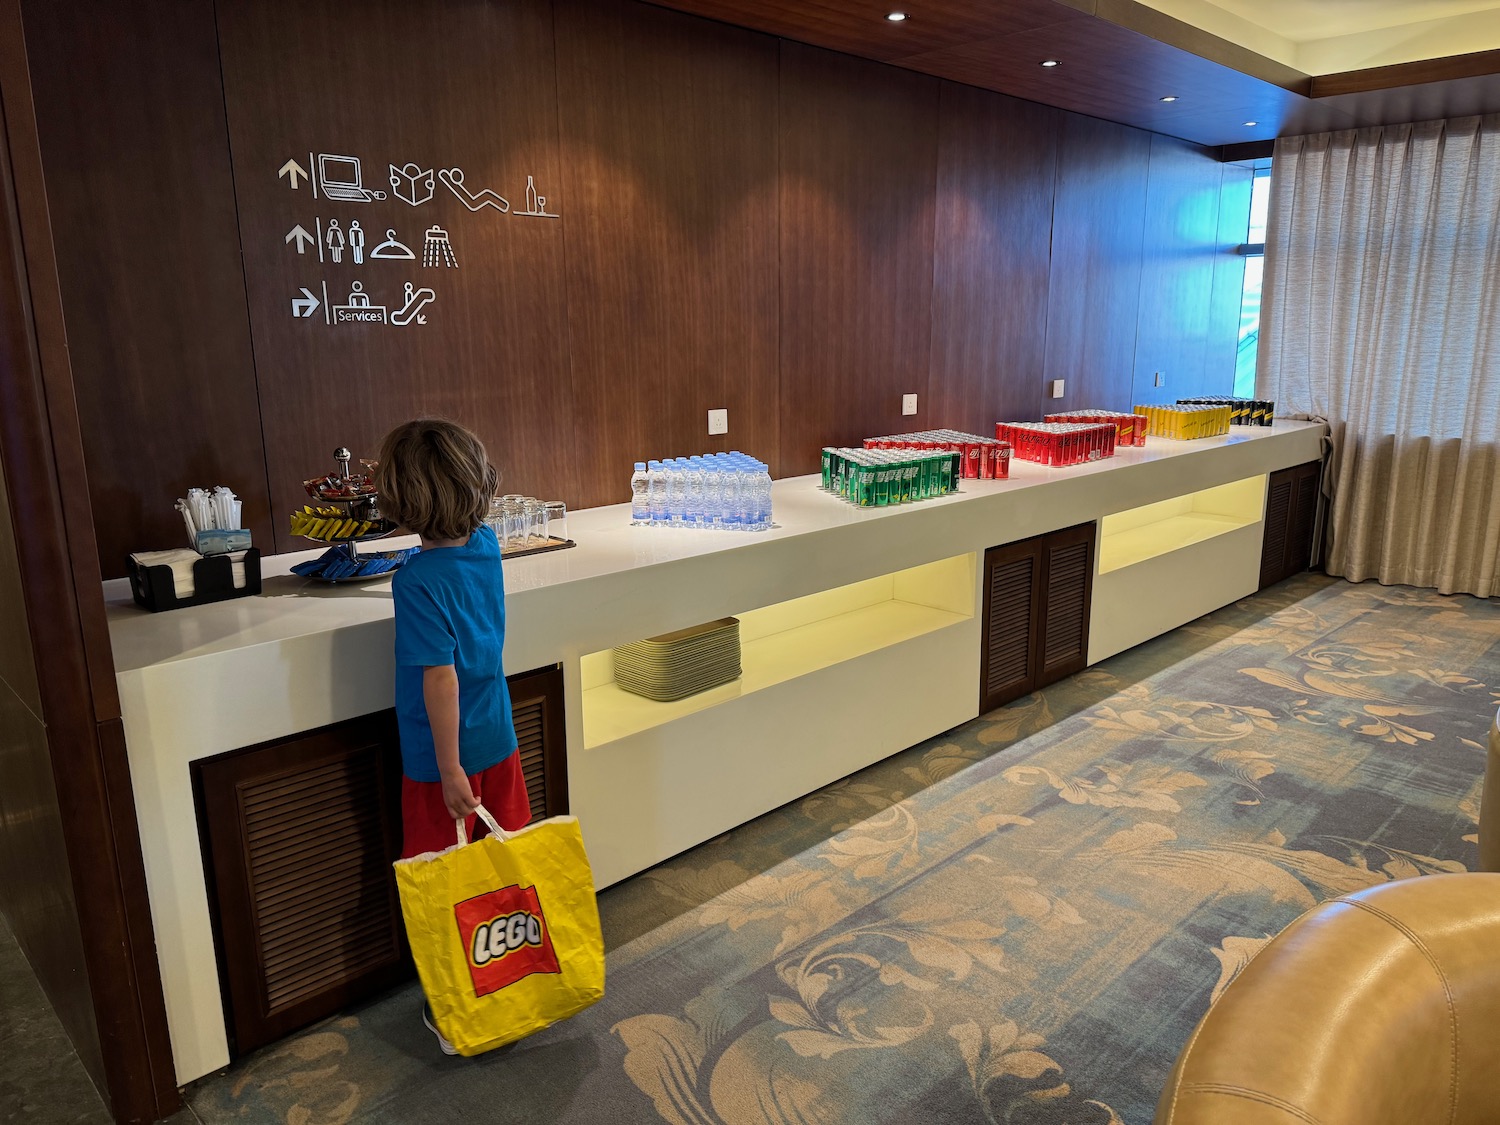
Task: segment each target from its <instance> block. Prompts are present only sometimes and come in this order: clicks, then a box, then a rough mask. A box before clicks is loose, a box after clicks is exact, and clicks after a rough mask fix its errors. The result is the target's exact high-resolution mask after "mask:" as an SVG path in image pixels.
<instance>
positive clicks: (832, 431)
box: [781, 43, 938, 475]
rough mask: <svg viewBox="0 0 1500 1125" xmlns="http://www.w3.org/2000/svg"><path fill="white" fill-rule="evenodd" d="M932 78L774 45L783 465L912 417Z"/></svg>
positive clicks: (923, 315)
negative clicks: (906, 409)
mask: <svg viewBox="0 0 1500 1125" xmlns="http://www.w3.org/2000/svg"><path fill="white" fill-rule="evenodd" d="M937 122H938V83H937V82H936V81H934V80H932V79H928V78H922V77H919V76H917V75H913V74H908V73H905V72H903V71H899V70H895V69H892V68H890V67H884V66H878V65H876V64H873V63H867V62H862V61H860V60H857V59H852V58H849V57H847V56H844V55H836V54H833V53H831V52H828V51H820V50H817V49H816V48H812V47H804V46H801V45H800V44H796V43H783V44H782V52H781V469H782V472H783V473H785V474H788V475H794V474H799V473H812V472H816V471H817V470H818V464H819V456H818V451H819V449H820V448H821V447H823V446H824V445H830V444H832V445H839V444H849V443H855V444H857V443H858V442H859V440H860V439H861V438H863V437H867V436H869V435H872V434H883V433H894V432H899V431H900V430H901V429H903V428H905V429H911V428H912V427H913V424H914V423H915V424H920V422H921V416H920V415H919V416H918V418H917V419H912V418H903V417H902V414H901V396H902V395H903V394H906V393H916V394H917V395H919V396H920V397H919V399H918V405H919V407H920V403H921V401H922V400H923V399H924V398H925V392H926V391H927V363H928V358H929V346H930V333H931V330H932V321H931V315H930V310H931V306H932V263H933V194H934V193H933V188H934V181H935V178H936V171H937V131H938V130H937Z"/></svg>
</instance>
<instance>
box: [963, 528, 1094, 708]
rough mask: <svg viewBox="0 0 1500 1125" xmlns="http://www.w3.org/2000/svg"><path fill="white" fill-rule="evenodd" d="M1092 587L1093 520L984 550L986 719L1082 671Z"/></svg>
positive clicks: (982, 688) (982, 696) (982, 701)
mask: <svg viewBox="0 0 1500 1125" xmlns="http://www.w3.org/2000/svg"><path fill="white" fill-rule="evenodd" d="M1093 588H1094V525H1093V524H1092V523H1085V524H1079V525H1078V526H1077V527H1068V528H1064V529H1063V530H1061V531H1054V532H1051V533H1050V534H1047V535H1038V536H1035V537H1033V538H1031V539H1022V540H1021V541H1019V542H1017V543H1007V544H1005V545H1004V546H1002V547H992V548H991V549H990V550H988V551H986V552H985V554H984V622H983V635H982V644H983V646H984V647H983V650H982V651H981V653H980V660H979V710H980V713H981V714H983V713H984V712H986V711H992V710H994V709H995V708H996V707H999V706H1001V705H1002V704H1005V703H1009V702H1010V701H1011V700H1013V699H1019V698H1021V696H1023V695H1027V694H1029V693H1031V692H1033V691H1036V690H1037V689H1038V688H1041V687H1046V686H1047V685H1048V684H1050V683H1053V682H1055V681H1057V680H1060V679H1062V678H1063V677H1064V676H1070V675H1072V674H1073V673H1074V672H1078V671H1082V669H1083V668H1084V667H1085V666H1086V664H1087V663H1088V648H1089V605H1090V600H1091V595H1092V592H1093Z"/></svg>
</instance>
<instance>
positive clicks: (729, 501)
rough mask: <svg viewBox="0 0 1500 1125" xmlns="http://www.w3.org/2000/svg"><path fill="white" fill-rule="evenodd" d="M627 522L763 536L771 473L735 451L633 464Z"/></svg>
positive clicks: (768, 523) (767, 519)
mask: <svg viewBox="0 0 1500 1125" xmlns="http://www.w3.org/2000/svg"><path fill="white" fill-rule="evenodd" d="M630 522H631V523H632V524H635V525H637V526H642V527H645V526H650V527H685V528H696V529H700V530H708V531H765V530H766V529H767V528H769V527H770V526H771V470H770V468H769V467H768V466H767V465H766V463H765V462H764V461H757V460H756V459H755V458H754V457H748V456H746V455H745V454H743V453H740V452H739V451H735V452H733V453H705V454H703V455H701V456H698V457H671V458H668V459H666V460H664V461H637V462H636V463H635V472H634V473H632V474H631V477H630Z"/></svg>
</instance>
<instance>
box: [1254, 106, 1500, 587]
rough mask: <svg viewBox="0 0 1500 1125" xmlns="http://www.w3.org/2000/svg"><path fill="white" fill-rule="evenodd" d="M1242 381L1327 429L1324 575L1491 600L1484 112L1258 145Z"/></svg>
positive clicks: (1489, 226)
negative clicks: (1251, 334)
mask: <svg viewBox="0 0 1500 1125" xmlns="http://www.w3.org/2000/svg"><path fill="white" fill-rule="evenodd" d="M1256 386H1257V393H1258V394H1259V395H1260V396H1261V397H1264V398H1271V399H1275V400H1276V404H1277V411H1278V412H1279V413H1282V414H1289V413H1292V414H1305V415H1308V416H1311V417H1315V418H1325V419H1327V420H1328V422H1329V425H1330V429H1331V431H1332V438H1333V453H1332V454H1331V459H1330V463H1329V473H1328V477H1327V490H1328V493H1329V500H1330V511H1329V526H1330V533H1331V534H1330V543H1329V548H1328V553H1327V557H1326V560H1325V561H1326V565H1327V568H1328V571H1329V573H1331V574H1339V575H1343V576H1345V577H1347V578H1350V579H1353V580H1355V581H1360V580H1362V579H1366V578H1376V579H1379V580H1380V581H1381V582H1385V583H1396V582H1402V583H1409V584H1411V585H1414V586H1430V587H1436V588H1437V589H1438V590H1441V591H1442V592H1444V593H1455V592H1466V593H1471V594H1478V595H1480V596H1481V597H1488V596H1489V595H1491V594H1493V593H1497V592H1500V576H1497V562H1500V481H1497V479H1496V474H1497V470H1500V458H1497V449H1500V115H1493V116H1489V117H1482V118H1480V117H1468V118H1461V119H1457V120H1453V121H1434V122H1428V123H1424V124H1419V125H1400V126H1387V127H1384V128H1373V129H1360V130H1357V131H1354V130H1351V131H1347V132H1341V133H1324V134H1320V135H1317V136H1310V137H1289V138H1284V139H1282V140H1280V141H1278V142H1277V143H1276V152H1275V159H1274V160H1273V161H1272V166H1271V210H1270V217H1269V226H1268V229H1267V234H1266V258H1265V282H1264V290H1263V296H1262V311H1261V335H1260V355H1259V360H1258V367H1257V380H1256Z"/></svg>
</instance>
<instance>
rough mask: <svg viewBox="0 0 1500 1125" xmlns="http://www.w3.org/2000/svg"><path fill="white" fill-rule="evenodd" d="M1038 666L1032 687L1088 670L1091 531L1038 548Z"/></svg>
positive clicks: (1058, 536)
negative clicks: (1039, 554)
mask: <svg viewBox="0 0 1500 1125" xmlns="http://www.w3.org/2000/svg"><path fill="white" fill-rule="evenodd" d="M1041 556H1042V581H1041V589H1042V596H1041V624H1040V626H1039V628H1038V629H1037V634H1038V636H1039V637H1040V640H1041V644H1040V648H1041V652H1040V653H1039V658H1040V666H1039V667H1038V669H1037V682H1036V686H1037V687H1046V686H1047V685H1048V684H1051V683H1056V682H1057V681H1058V680H1060V679H1062V678H1063V677H1064V676H1071V675H1072V674H1073V673H1074V672H1081V671H1083V669H1084V668H1086V667H1087V666H1088V652H1089V607H1090V602H1091V601H1092V594H1093V588H1094V525H1093V524H1091V523H1086V524H1080V525H1078V526H1077V527H1070V528H1066V529H1064V530H1062V531H1057V532H1053V533H1052V534H1051V535H1048V536H1045V537H1044V539H1043V542H1042V551H1041Z"/></svg>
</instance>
